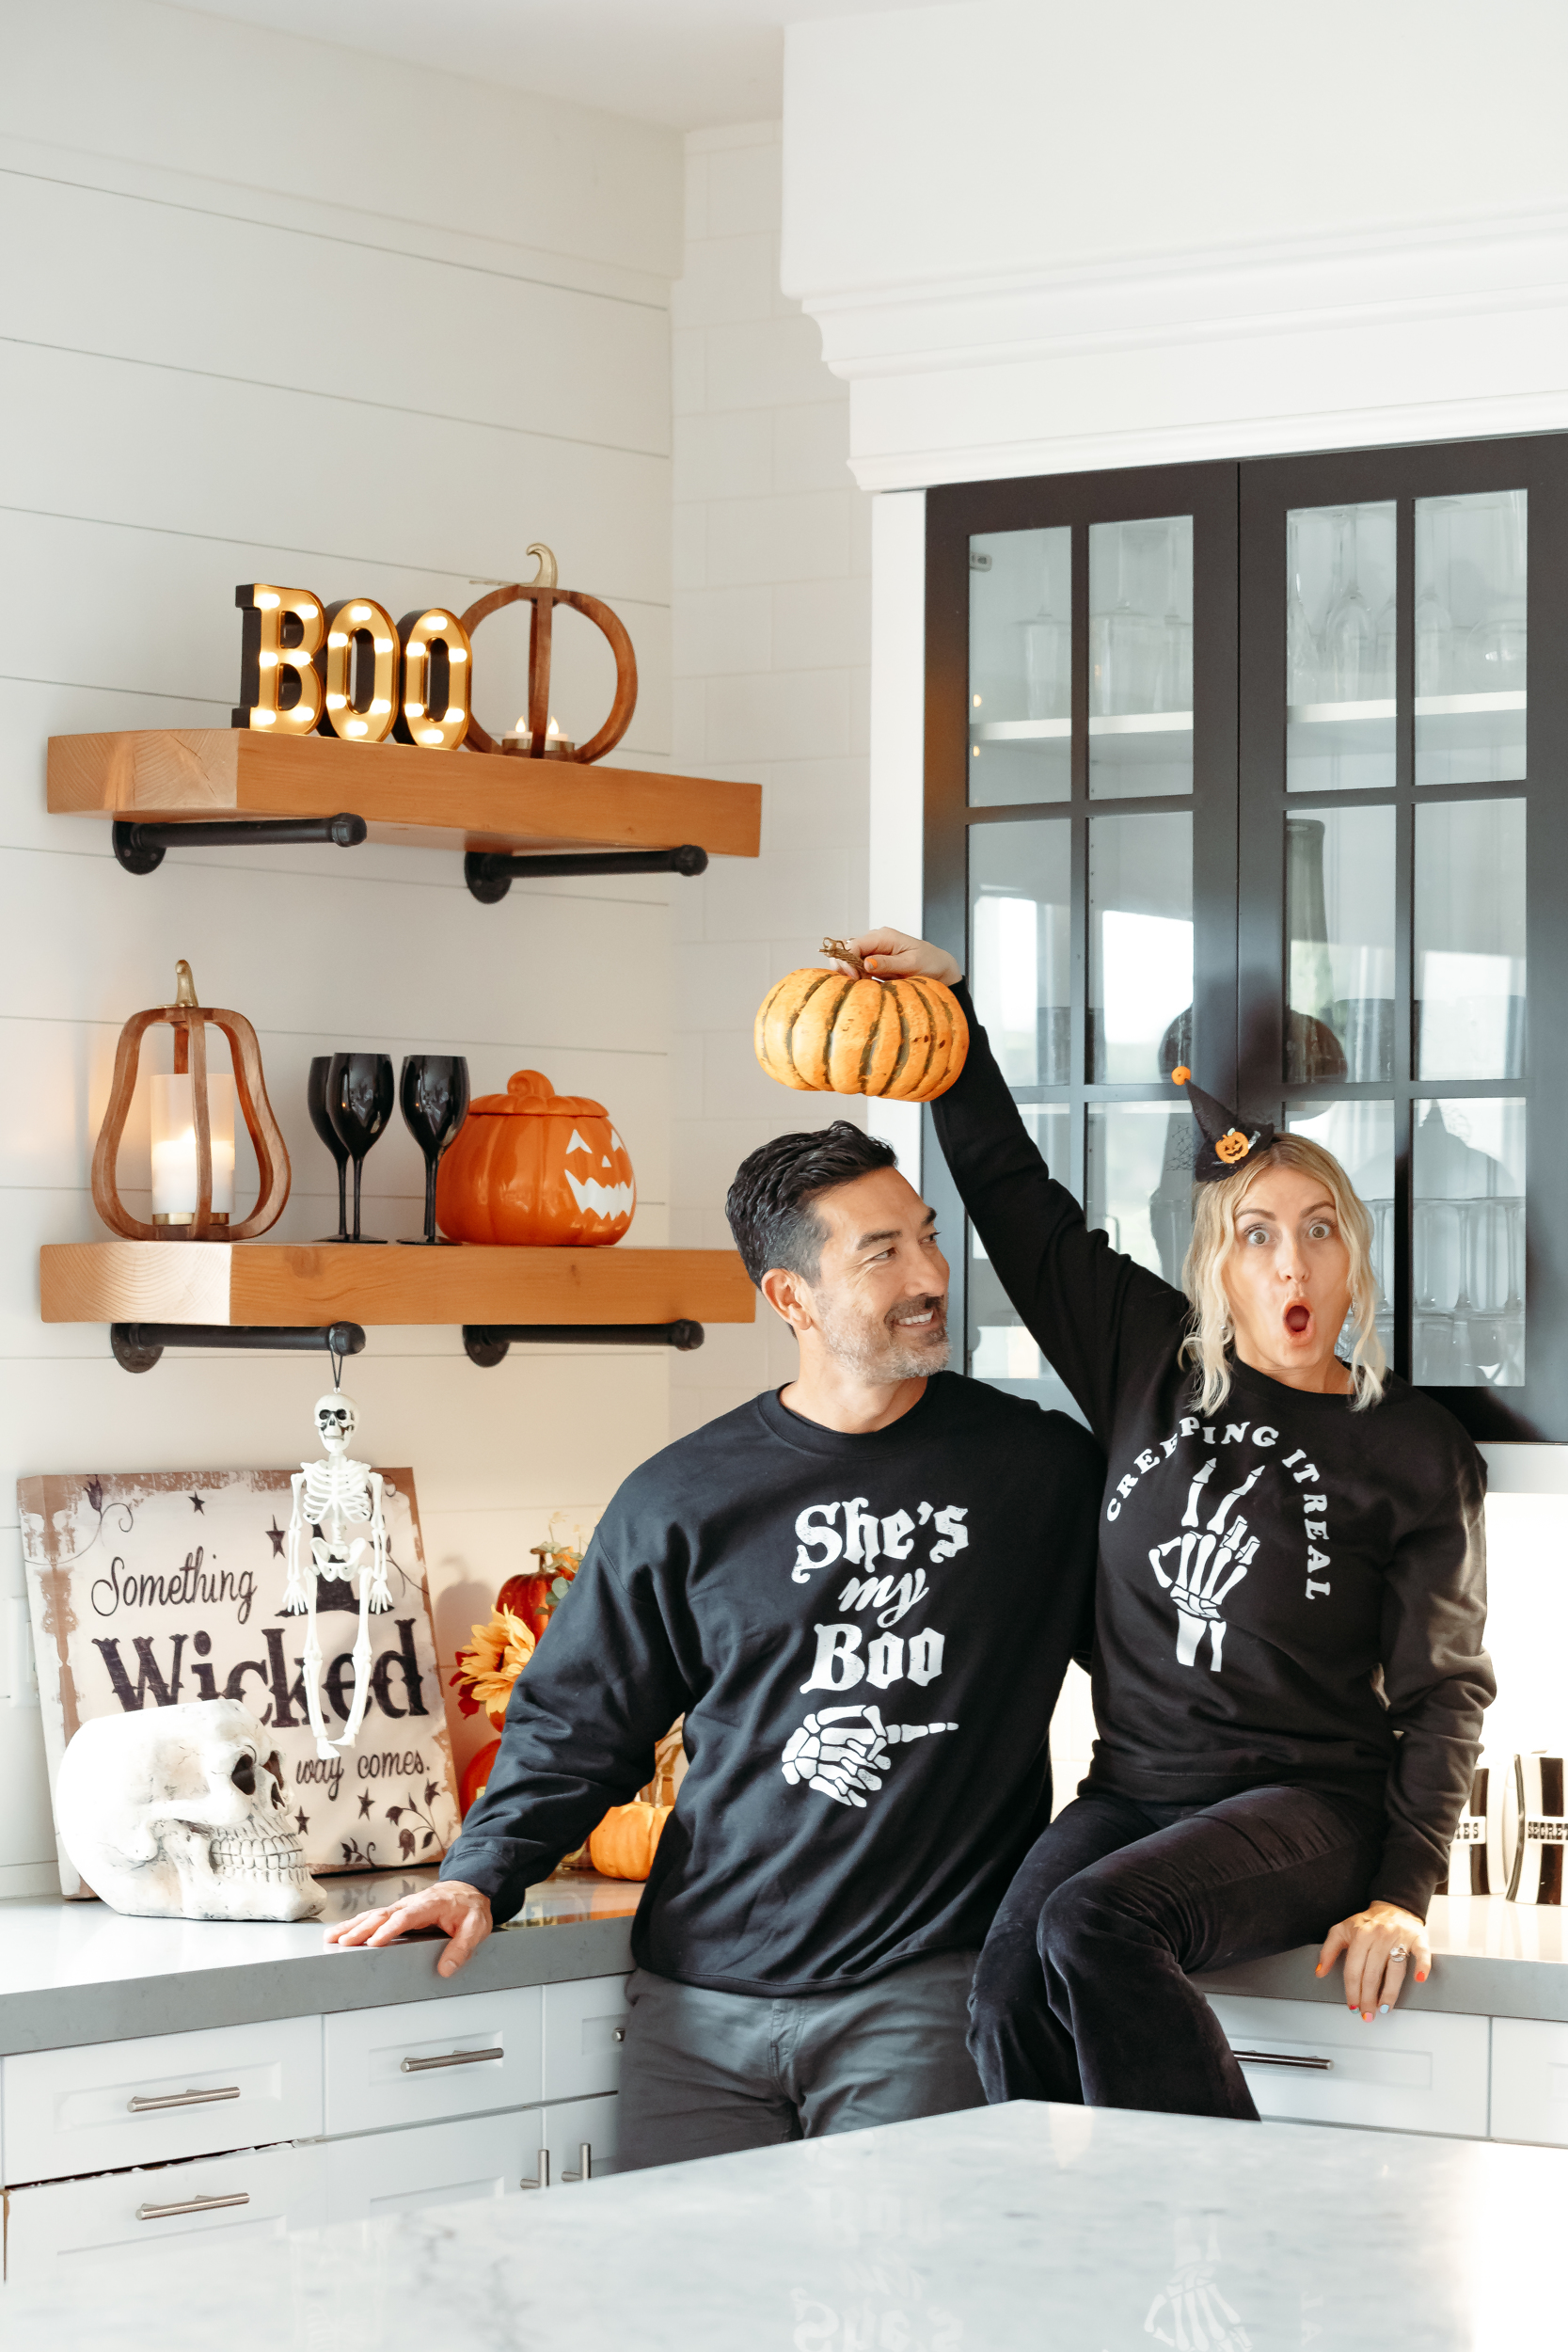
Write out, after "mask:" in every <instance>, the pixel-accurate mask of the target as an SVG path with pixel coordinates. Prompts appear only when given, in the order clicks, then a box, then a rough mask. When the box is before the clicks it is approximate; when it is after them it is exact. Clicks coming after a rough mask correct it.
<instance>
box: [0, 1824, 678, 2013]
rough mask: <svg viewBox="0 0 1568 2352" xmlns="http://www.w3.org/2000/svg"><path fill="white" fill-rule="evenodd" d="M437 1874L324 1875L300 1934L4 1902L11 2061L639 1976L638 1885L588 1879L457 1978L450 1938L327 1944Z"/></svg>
mask: <svg viewBox="0 0 1568 2352" xmlns="http://www.w3.org/2000/svg"><path fill="white" fill-rule="evenodd" d="M435 1876H436V1873H435V1871H434V1870H394V1871H382V1872H377V1873H375V1874H374V1875H372V1876H368V1877H358V1876H345V1877H341V1878H324V1879H321V1880H319V1881H318V1882H317V1883H318V1884H319V1886H320V1889H321V1892H322V1894H323V1896H324V1897H325V1904H326V1909H325V1915H324V1916H323V1917H322V1918H320V1919H307V1920H302V1921H300V1922H299V1923H298V1924H293V1925H291V1924H285V1923H283V1922H280V1921H277V1920H270V1919H245V1920H221V1919H133V1918H127V1917H126V1916H125V1915H123V1914H122V1913H120V1912H118V1911H111V1910H110V1908H109V1906H108V1905H107V1903H100V1902H70V1903H68V1902H62V1901H61V1900H60V1899H59V1898H58V1897H57V1896H37V1897H23V1898H20V1899H15V1900H11V1901H8V1902H0V2055H4V2054H6V2053H7V2052H13V2051H23V2050H51V2049H60V2048H64V2047H67V2046H69V2045H72V2044H78V2043H82V2042H118V2041H121V2040H123V2039H126V2038H129V2037H131V2036H134V2035H138V2034H155V2033H179V2032H182V2031H187V2030H194V2029H195V2028H197V2027H198V2026H228V2025H241V2024H249V2023H252V2022H256V2021H259V2020H261V2019H263V2018H269V2017H303V2016H308V2015H310V2014H312V2013H314V2012H315V2011H317V2010H323V2011H330V2010H348V2009H375V2008H379V2007H381V2006H382V2005H384V2004H386V2003H388V2002H392V2001H411V2000H434V1999H439V1998H440V1997H442V1996H443V1995H446V1994H460V1993H489V1992H493V1991H495V1990H496V1989H497V1988H499V1987H500V1986H511V1985H521V1984H557V1983H562V1982H565V1981H567V1980H568V1979H573V1978H580V1977H609V1976H621V1975H624V1974H625V1973H626V1970H627V1969H628V1968H629V1967H630V1966H631V1948H630V1931H631V1915H632V1913H633V1912H634V1911H635V1910H636V1909H637V1905H638V1901H639V1899H640V1898H641V1893H642V1889H641V1885H638V1884H635V1883H629V1882H627V1881H626V1880H616V1879H601V1878H597V1877H594V1876H592V1875H584V1876H581V1877H577V1878H570V1877H567V1878H555V1879H548V1880H546V1882H545V1883H544V1884H543V1885H540V1886H531V1887H530V1889H529V1893H528V1899H527V1901H526V1902H525V1903H524V1905H523V1908H522V1911H521V1912H520V1913H519V1915H518V1916H517V1917H516V1919H515V1920H513V1921H511V1922H510V1923H509V1925H508V1927H507V1928H506V1929H504V1930H503V1931H501V1932H500V1933H499V1934H497V1935H493V1936H491V1937H489V1938H488V1939H487V1940H486V1942H485V1943H483V1945H481V1947H480V1948H479V1950H478V1951H477V1952H476V1953H475V1955H474V1957H473V1959H472V1960H470V1961H469V1963H468V1964H467V1967H466V1968H465V1969H463V1970H462V1971H461V1973H460V1974H459V1975H458V1976H456V1977H438V1976H437V1975H436V1960H437V1958H438V1957H439V1947H441V1946H442V1945H444V1944H445V1942H446V1938H445V1937H444V1936H435V1937H432V1938H429V1939H426V1938H419V1939H417V1940H414V1941H410V1942H408V1943H406V1944H398V1945H393V1946H389V1947H386V1948H385V1949H383V1950H381V1951H375V1952H367V1951H362V1950H345V1949H342V1948H340V1947H337V1946H333V1945H328V1944H327V1943H326V1942H325V1934H324V1931H325V1929H326V1928H327V1927H328V1926H329V1925H330V1924H331V1922H332V1921H333V1920H334V1919H346V1918H349V1917H351V1916H352V1915H353V1914H354V1913H355V1912H356V1911H364V1910H367V1909H369V1908H370V1906H371V1905H372V1904H374V1903H385V1902H392V1901H395V1900H396V1899H397V1898H398V1896H399V1895H402V1894H407V1893H411V1892H412V1891H413V1890H414V1889H415V1888H416V1887H419V1886H424V1885H428V1884H429V1883H431V1881H432V1880H433V1879H434V1878H435ZM534 1929H542V1930H546V1931H548V1932H546V1933H541V1934H535V1933H532V1932H531V1931H532V1930H534Z"/></svg>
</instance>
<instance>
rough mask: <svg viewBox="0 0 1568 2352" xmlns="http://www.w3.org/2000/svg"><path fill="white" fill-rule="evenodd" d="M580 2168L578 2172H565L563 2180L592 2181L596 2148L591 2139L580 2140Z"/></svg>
mask: <svg viewBox="0 0 1568 2352" xmlns="http://www.w3.org/2000/svg"><path fill="white" fill-rule="evenodd" d="M561 2177H562V2180H563V2181H591V2180H592V2179H593V2177H594V2148H593V2143H592V2141H591V2140H586V2139H584V2140H580V2141H579V2142H578V2170H577V2171H576V2172H563V2173H562V2176H561Z"/></svg>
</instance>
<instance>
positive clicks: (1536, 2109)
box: [1492, 2017, 1568, 2148]
mask: <svg viewBox="0 0 1568 2352" xmlns="http://www.w3.org/2000/svg"><path fill="white" fill-rule="evenodd" d="M1492 2137H1493V2138H1494V2139H1528V2140H1534V2141H1536V2142H1537V2143H1538V2144H1540V2145H1541V2146H1544V2147H1547V2148H1568V2026H1551V2025H1546V2024H1544V2023H1543V2022H1542V2021H1541V2020H1540V2019H1537V2018H1533V2017H1494V2018H1493V2020H1492Z"/></svg>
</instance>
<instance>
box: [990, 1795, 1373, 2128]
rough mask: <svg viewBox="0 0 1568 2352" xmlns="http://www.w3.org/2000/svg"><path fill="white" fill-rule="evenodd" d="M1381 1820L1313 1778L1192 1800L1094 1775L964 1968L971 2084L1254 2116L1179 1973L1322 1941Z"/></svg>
mask: <svg viewBox="0 0 1568 2352" xmlns="http://www.w3.org/2000/svg"><path fill="white" fill-rule="evenodd" d="M1385 1834H1386V1823H1385V1820H1384V1817H1383V1814H1382V1811H1381V1809H1378V1810H1375V1811H1373V1810H1369V1809H1368V1808H1366V1807H1364V1806H1361V1805H1358V1804H1356V1803H1355V1802H1354V1800H1353V1799H1351V1798H1347V1797H1340V1796H1326V1795H1324V1794H1323V1793H1322V1792H1320V1791H1319V1790H1316V1789H1311V1788H1249V1789H1248V1790H1246V1791H1245V1793H1244V1794H1243V1795H1241V1796H1234V1797H1225V1798H1222V1799H1221V1801H1220V1803H1219V1804H1206V1805H1191V1804H1143V1803H1141V1802H1140V1801H1138V1800H1136V1799H1134V1798H1131V1797H1121V1796H1117V1795H1114V1794H1112V1793H1111V1792H1110V1791H1108V1790H1096V1791H1093V1792H1091V1793H1090V1794H1089V1795H1087V1796H1082V1797H1079V1798H1077V1799H1076V1800H1075V1801H1074V1803H1073V1804H1069V1805H1067V1806H1064V1808H1063V1810H1062V1811H1061V1812H1060V1813H1059V1814H1058V1815H1057V1816H1056V1819H1055V1820H1053V1822H1052V1824H1051V1826H1050V1828H1049V1829H1048V1830H1047V1831H1046V1832H1045V1834H1044V1836H1041V1837H1039V1838H1037V1840H1036V1842H1035V1844H1034V1845H1033V1846H1032V1847H1031V1849H1030V1851H1029V1852H1028V1854H1027V1855H1026V1856H1025V1858H1024V1862H1023V1866H1022V1868H1021V1869H1020V1871H1019V1874H1018V1876H1017V1878H1015V1879H1014V1881H1013V1883H1012V1884H1011V1886H1010V1887H1009V1888H1008V1889H1007V1893H1006V1897H1005V1898H1004V1899H1003V1903H1002V1908H1001V1909H1000V1911H998V1913H997V1915H996V1917H995V1919H994V1921H993V1922H992V1925H991V1931H990V1935H989V1936H988V1937H987V1938H986V1946H985V1949H984V1951H983V1952H982V1953H981V1955H980V1964H979V1966H978V1967H977V1968H976V1970H975V1972H974V1992H973V1993H972V1994H971V1995H970V2020H971V2022H970V2030H969V2047H970V2050H971V2052H972V2053H973V2055H974V2063H975V2065H976V2066H977V2067H978V2068H979V2071H980V2080H981V2082H982V2083H983V2084H984V2085H985V2090H986V2097H987V2098H988V2099H989V2100H990V2102H991V2103H992V2105H996V2104H997V2103H999V2102H1000V2101H1002V2100H1004V2099H1055V2100H1059V2101H1063V2102H1067V2103H1069V2104H1071V2105H1075V2106H1091V2107H1152V2108H1155V2109H1157V2110H1159V2111H1160V2112H1161V2113H1163V2114H1166V2115H1230V2116H1239V2117H1243V2118H1246V2119H1248V2120H1250V2121H1252V2122H1256V2121H1257V2118H1258V2109H1257V2108H1256V2107H1255V2106H1254V2105H1253V2103H1252V2094H1251V2092H1250V2091H1249V2090H1248V2089H1247V2087H1246V2083H1245V2081H1244V2079H1243V2074H1242V2070H1241V2068H1240V2067H1239V2066H1238V2065H1237V2063H1236V2061H1235V2059H1234V2058H1232V2056H1231V2054H1230V2048H1229V2044H1228V2043H1227V2041H1226V2038H1225V2036H1224V2034H1223V2033H1222V2032H1221V2031H1220V2026H1219V2021H1218V2020H1217V2018H1216V2017H1215V2016H1214V2013H1213V2011H1212V2010H1211V2009H1210V2007H1209V2004H1208V2003H1207V2001H1205V1999H1204V1997H1203V1995H1202V1994H1201V1993H1199V1992H1198V1991H1197V1989H1196V1986H1194V1985H1193V1984H1191V1983H1189V1982H1188V1979H1189V1977H1191V1976H1192V1975H1194V1974H1196V1973H1198V1972H1199V1971H1202V1970H1204V1969H1212V1968H1224V1967H1229V1966H1232V1965H1234V1964H1235V1963H1237V1962H1240V1961H1244V1960H1258V1959H1260V1958H1262V1957H1263V1956H1264V1955H1265V1954H1267V1953H1269V1952H1282V1951H1289V1950H1290V1949H1291V1947H1293V1946H1295V1945H1298V1944H1316V1943H1319V1942H1321V1940H1322V1939H1323V1936H1324V1935H1326V1934H1327V1932H1328V1931H1329V1929H1330V1928H1331V1927H1333V1925H1334V1924H1335V1922H1336V1921H1337V1920H1338V1919H1343V1918H1347V1917H1348V1916H1349V1915H1350V1914H1351V1913H1352V1912H1354V1911H1356V1910H1358V1909H1359V1908H1360V1907H1361V1905H1362V1904H1363V1903H1364V1902H1365V1900H1366V1897H1367V1888H1368V1884H1369V1883H1370V1879H1371V1875H1372V1872H1373V1871H1374V1870H1375V1869H1376V1867H1377V1862H1378V1856H1379V1854H1380V1853H1381V1851H1382V1848H1383V1840H1384V1836H1385Z"/></svg>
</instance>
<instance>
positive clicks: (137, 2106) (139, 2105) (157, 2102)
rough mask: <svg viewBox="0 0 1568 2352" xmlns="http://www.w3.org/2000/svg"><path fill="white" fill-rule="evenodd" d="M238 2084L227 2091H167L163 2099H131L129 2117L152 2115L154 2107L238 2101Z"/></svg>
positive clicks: (127, 2111) (233, 2084)
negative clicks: (215, 2101)
mask: <svg viewBox="0 0 1568 2352" xmlns="http://www.w3.org/2000/svg"><path fill="white" fill-rule="evenodd" d="M239 2095H240V2086H239V2084H238V2083H231V2084H230V2087H229V2089H228V2090H166V2091H165V2093H164V2095H163V2097H162V2098H161V2099H131V2100H128V2101H127V2102H126V2108H125V2111H126V2113H127V2115H150V2114H151V2112H152V2110H153V2108H154V2107H204V2106H210V2105H211V2104H212V2102H213V2101H214V2099H237V2098H238V2097H239Z"/></svg>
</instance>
